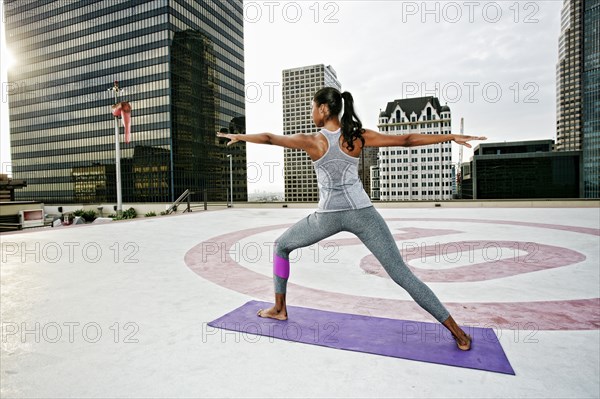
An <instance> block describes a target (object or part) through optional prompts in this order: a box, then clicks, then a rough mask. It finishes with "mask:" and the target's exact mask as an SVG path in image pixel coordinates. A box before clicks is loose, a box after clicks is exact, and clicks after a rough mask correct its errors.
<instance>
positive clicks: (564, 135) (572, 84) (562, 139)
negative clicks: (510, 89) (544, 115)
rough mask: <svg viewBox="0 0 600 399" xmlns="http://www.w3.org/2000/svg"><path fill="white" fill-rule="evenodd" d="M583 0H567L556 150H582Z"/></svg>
mask: <svg viewBox="0 0 600 399" xmlns="http://www.w3.org/2000/svg"><path fill="white" fill-rule="evenodd" d="M582 9H583V0H564V3H563V8H562V11H561V30H560V36H559V39H558V64H557V66H556V117H557V121H556V150H557V151H574V150H581V143H582V131H581V124H582V120H581V112H582V104H581V72H582V49H583V46H582V44H583V40H582V33H583V29H582V27H583V26H582Z"/></svg>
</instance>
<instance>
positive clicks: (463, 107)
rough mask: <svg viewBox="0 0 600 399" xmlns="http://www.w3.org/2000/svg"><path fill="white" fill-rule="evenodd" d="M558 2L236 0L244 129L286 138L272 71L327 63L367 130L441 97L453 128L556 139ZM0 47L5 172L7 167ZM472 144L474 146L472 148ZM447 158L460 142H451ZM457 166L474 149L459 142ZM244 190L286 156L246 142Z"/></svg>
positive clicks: (262, 184)
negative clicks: (385, 115) (400, 109)
mask: <svg viewBox="0 0 600 399" xmlns="http://www.w3.org/2000/svg"><path fill="white" fill-rule="evenodd" d="M561 8H562V1H560V0H553V1H525V0H523V1H319V2H317V1H245V2H244V55H245V79H246V130H247V133H260V132H272V133H277V134H281V133H282V131H283V111H282V109H283V107H282V99H281V85H282V82H281V73H282V70H283V69H287V68H295V67H300V66H306V65H314V64H325V65H331V66H332V67H333V68H334V69H335V71H336V72H337V76H338V79H339V81H340V82H341V84H342V90H347V91H349V92H351V93H352V95H353V97H354V101H355V108H356V111H357V113H358V115H359V117H360V118H361V120H362V122H363V126H364V127H368V128H371V129H375V130H376V129H377V126H376V125H377V117H378V115H379V111H380V109H383V108H385V106H386V104H387V102H390V101H393V100H395V99H400V98H409V97H420V96H429V95H434V96H438V98H439V99H440V102H441V103H442V104H445V103H447V105H448V106H449V107H450V109H451V112H452V133H455V134H458V133H460V119H461V118H464V125H465V129H464V133H465V134H468V135H475V136H486V137H488V140H487V142H488V143H496V142H505V141H516V140H539V139H555V136H556V127H555V126H556V63H557V60H558V36H559V33H560V11H561ZM4 51H5V45H4V42H3V40H2V77H1V78H2V82H3V85H2V90H3V92H2V103H1V105H2V114H1V122H2V130H1V137H0V138H1V147H2V149H1V153H0V159H1V162H2V170H3V173H6V171H7V169H10V153H9V151H8V146H9V140H8V134H7V132H8V126H7V119H8V118H7V117H6V105H7V102H6V95H5V87H6V85H5V84H4V82H6V81H7V80H6V75H5V68H6V60H7V59H8V57H7V56H6V54H5V52H4ZM472 143H473V144H472V145H473V147H475V145H476V144H477V143H479V142H472ZM452 149H453V162H454V163H457V162H458V153H459V146H458V145H457V144H453V146H452ZM463 149H464V150H463V151H464V154H463V161H467V160H469V159H470V158H471V156H472V153H473V151H472V149H469V148H466V147H463ZM247 161H248V164H247V166H248V192H249V193H253V192H257V191H278V192H283V149H282V148H280V147H271V146H265V145H253V144H248V145H247Z"/></svg>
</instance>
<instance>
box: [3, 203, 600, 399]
mask: <svg viewBox="0 0 600 399" xmlns="http://www.w3.org/2000/svg"><path fill="white" fill-rule="evenodd" d="M379 211H380V213H381V214H382V215H383V217H384V218H385V219H386V221H387V223H388V226H389V227H390V229H391V231H392V233H393V234H394V236H395V238H396V241H397V244H398V246H399V248H400V249H401V250H402V253H403V255H404V259H405V260H406V261H407V263H408V264H409V266H410V267H411V268H412V269H413V271H414V272H415V274H417V275H418V276H419V277H420V278H421V279H422V280H423V281H424V282H425V283H426V284H427V285H428V286H429V287H431V289H432V290H433V291H434V292H435V293H436V294H437V296H438V297H439V298H440V300H441V301H442V302H443V303H444V304H445V305H446V306H447V308H448V309H449V310H450V311H451V313H452V315H453V317H454V319H455V320H456V321H457V322H458V323H459V324H460V325H463V326H476V327H490V328H493V329H494V331H495V333H496V335H497V336H498V339H499V340H500V342H501V344H502V347H503V349H504V351H505V353H506V356H507V358H508V360H509V361H510V363H511V365H512V367H513V369H514V371H515V373H516V375H514V376H513V375H506V374H499V373H493V372H487V371H481V370H475V369H467V368H460V367H454V366H446V365H439V364H433V363H425V362H419V361H414V360H405V359H399V358H392V357H385V356H378V355H372V354H367V353H359V352H351V351H344V350H336V349H331V348H326V347H321V346H315V345H307V344H302V343H294V342H287V341H281V340H276V339H269V338H266V337H260V338H258V339H257V337H255V336H251V335H248V334H240V333H234V332H229V331H225V330H217V329H213V328H211V327H209V326H207V323H208V322H210V321H212V320H214V319H216V318H218V317H220V316H222V315H223V314H225V313H227V312H230V311H231V310H233V309H235V308H237V307H239V306H241V305H243V304H244V303H246V302H247V301H249V300H253V299H256V300H262V301H264V300H268V301H271V300H272V295H273V294H272V292H273V284H272V279H271V276H272V263H271V262H272V255H271V252H272V243H273V242H274V241H275V239H276V238H277V237H278V236H279V235H280V234H281V233H282V232H283V231H284V230H285V228H286V227H287V226H289V225H291V224H293V223H295V222H296V221H298V220H300V219H301V218H303V217H305V216H307V215H308V214H310V213H311V212H313V210H312V209H259V208H244V209H242V208H232V209H223V210H217V211H206V212H194V213H192V214H183V215H176V216H161V217H154V218H146V219H140V220H134V221H124V222H112V223H107V224H100V225H93V224H92V225H83V226H69V227H60V228H54V229H40V230H36V231H29V232H23V233H15V234H3V235H2V236H1V237H0V238H1V240H2V265H1V268H0V272H1V287H0V288H1V296H0V305H1V306H0V316H1V323H2V341H1V347H2V351H1V359H0V360H1V362H0V382H1V388H0V389H1V392H0V393H1V395H0V396H1V397H2V398H24V397H28V398H30V397H35V398H49V397H61V398H67V397H69V398H71V397H73V398H74V397H78V398H92V397H94V398H96V397H137V398H141V397H147V398H158V397H186V398H187V397H373V398H387V397H417V398H418V397H428V398H430V397H445V398H446V397H460V398H466V397H477V398H482V397H536V398H541V397H544V398H558V397H560V398H567V397H573V398H597V397H599V396H600V348H599V346H600V333H599V331H600V306H599V304H600V288H599V287H600V268H599V264H600V259H599V258H600V254H599V247H600V243H599V241H600V238H599V237H600V210H598V209H597V208H546V207H545V208H454V209H450V208H427V209H414V208H410V209H406V208H405V209H393V208H380V209H379ZM322 244H323V245H319V246H312V247H308V248H304V249H302V250H298V251H296V252H295V253H292V255H293V256H294V257H293V260H292V268H291V269H292V270H291V276H290V285H289V286H288V305H296V306H304V307H311V308H317V309H323V310H331V311H338V312H347V313H355V314H362V315H369V316H381V317H391V318H398V319H405V320H415V321H427V322H435V320H434V319H433V317H432V316H431V315H429V314H428V313H426V312H425V311H424V310H422V309H421V308H419V307H418V306H415V304H414V303H413V301H412V299H411V298H410V296H408V294H407V293H406V292H405V291H404V290H403V289H402V288H400V287H399V286H397V285H396V284H395V283H393V281H392V280H391V279H389V278H387V277H386V275H385V274H384V273H383V274H382V273H380V272H381V270H380V269H378V267H377V264H376V262H373V259H372V257H370V256H369V255H370V254H369V252H368V250H367V249H366V248H365V247H364V246H363V245H362V244H361V243H360V242H359V241H357V240H354V239H353V236H351V235H349V234H348V233H340V234H338V235H336V236H333V237H331V238H329V239H328V240H327V242H325V243H322ZM325 244H328V245H325ZM461 244H463V246H461ZM464 244H468V245H467V246H466V248H467V249H466V250H463V251H462V252H461V251H458V252H457V248H459V247H460V248H463V249H464V248H465V247H464ZM199 257H200V258H204V259H203V261H205V267H198V266H197V264H198V263H197V260H198V258H199ZM292 317H293V315H292V314H290V320H291V318H292ZM474 344H476V343H474ZM449 345H452V343H449Z"/></svg>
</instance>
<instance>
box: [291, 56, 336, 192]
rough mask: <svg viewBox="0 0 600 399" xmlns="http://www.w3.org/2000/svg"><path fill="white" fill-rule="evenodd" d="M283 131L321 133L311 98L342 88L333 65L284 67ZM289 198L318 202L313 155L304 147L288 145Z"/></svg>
mask: <svg viewBox="0 0 600 399" xmlns="http://www.w3.org/2000/svg"><path fill="white" fill-rule="evenodd" d="M282 77H283V90H282V94H283V134H295V133H310V132H317V131H319V129H318V128H317V127H315V124H314V122H313V120H312V112H311V110H312V108H311V101H312V99H313V96H314V94H315V93H316V92H317V90H319V89H322V88H323V87H335V88H336V89H338V90H341V87H342V86H341V84H340V82H339V81H338V80H337V75H336V73H335V70H334V69H333V68H332V67H331V66H330V65H327V66H325V65H323V64H319V65H310V66H305V67H301V68H292V69H285V70H283V76H282ZM283 158H284V181H285V201H290V202H317V201H319V189H318V187H317V176H316V175H315V172H314V168H313V165H312V161H311V159H310V157H309V156H308V155H307V154H306V153H305V152H304V151H302V150H295V149H290V148H285V149H284V153H283Z"/></svg>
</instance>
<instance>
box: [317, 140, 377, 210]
mask: <svg viewBox="0 0 600 399" xmlns="http://www.w3.org/2000/svg"><path fill="white" fill-rule="evenodd" d="M321 134H322V135H323V136H325V137H326V138H327V142H328V144H329V147H328V148H327V152H325V154H324V155H323V156H322V157H321V158H319V159H318V160H316V161H314V162H313V166H314V167H315V172H316V174H317V184H318V186H319V206H318V209H317V212H333V211H345V210H348V209H360V208H366V207H369V206H372V205H373V204H372V203H371V199H370V198H369V196H368V195H367V193H366V192H365V190H364V188H363V185H362V183H361V181H360V178H359V177H358V161H359V159H358V158H355V157H353V156H351V155H348V154H346V153H345V152H344V151H343V150H342V148H341V147H340V135H341V134H342V130H341V129H338V130H336V131H335V132H331V131H329V130H327V129H321Z"/></svg>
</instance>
